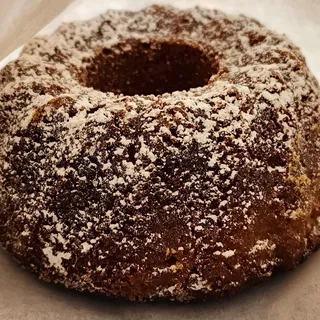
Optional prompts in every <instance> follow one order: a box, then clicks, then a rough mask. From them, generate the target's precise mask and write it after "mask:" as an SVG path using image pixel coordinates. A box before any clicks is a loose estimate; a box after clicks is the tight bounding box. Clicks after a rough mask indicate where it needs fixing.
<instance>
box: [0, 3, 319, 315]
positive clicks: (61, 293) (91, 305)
mask: <svg viewBox="0 0 320 320" xmlns="http://www.w3.org/2000/svg"><path fill="white" fill-rule="evenodd" d="M2 1H8V0H0V8H1V5H2ZM49 1H53V2H54V1H59V0H49ZM155 2H156V3H158V4H171V5H175V6H177V7H190V6H194V5H201V6H206V7H211V8H218V9H221V10H224V11H226V12H229V13H244V14H246V15H250V16H253V17H255V18H257V19H258V20H260V21H261V22H263V23H264V24H265V25H267V26H268V27H269V28H271V29H274V30H276V31H278V32H281V33H286V34H287V35H288V36H289V37H290V38H291V39H292V40H293V41H294V42H295V43H296V44H298V45H299V46H300V47H301V48H302V51H303V53H304V54H305V56H306V58H307V61H308V64H309V66H310V68H311V70H312V71H313V73H314V74H315V75H316V76H317V77H318V79H319V80H320V0H198V1H197V0H180V1H179V0H168V1H166V0H158V1H156V0H154V1H152V0H150V1H149V0H75V1H74V2H73V3H72V4H71V5H70V6H69V7H68V8H67V9H66V10H65V11H64V12H63V13H62V14H60V15H59V16H58V17H57V18H55V19H54V20H53V21H52V22H51V23H50V24H49V25H47V26H46V27H45V28H44V29H43V30H41V32H40V33H51V32H52V31H54V29H55V28H56V27H57V26H58V25H59V24H60V23H61V22H62V21H71V20H77V19H88V18H91V17H93V16H95V15H97V14H99V13H101V12H103V11H105V10H107V9H108V8H113V9H140V8H142V7H144V6H146V5H149V4H151V3H155ZM0 19H1V13H0ZM29 23H30V19H29V22H28V21H26V22H25V25H26V28H27V27H28V24H29ZM0 34H1V33H0ZM12 41H16V40H15V39H12ZM11 45H12V46H13V47H14V45H15V46H16V44H14V43H11ZM16 47H17V46H16ZM0 49H1V43H0ZM0 52H1V50H0ZM18 53H19V50H17V51H15V52H13V53H12V54H10V55H9V56H8V57H7V58H6V59H4V60H3V61H2V62H1V63H0V66H3V65H5V64H6V63H7V62H8V61H10V60H12V59H14V58H16V57H17V55H18ZM319 270H320V252H318V253H315V254H314V255H313V256H311V258H310V259H308V260H307V261H306V262H305V263H304V264H302V265H301V266H300V267H299V268H297V269H296V270H295V271H294V272H290V273H287V274H285V275H281V276H277V277H275V278H273V279H271V280H270V281H268V282H266V283H264V284H261V285H259V286H257V287H255V288H252V289H250V290H247V291H245V292H243V293H242V294H239V295H237V296H235V297H233V298H228V299H224V300H220V301H216V302H207V303H197V304H189V305H182V304H174V303H147V304H139V303H129V302H121V301H118V302H117V301H114V300H109V299H106V298H104V297H96V296H92V295H88V294H83V293H78V292H74V291H70V290H66V289H63V288H60V287H57V286H55V285H48V284H44V283H42V282H41V281H39V280H37V278H36V277H35V276H34V275H31V274H30V273H28V272H26V271H23V270H21V268H20V267H19V265H17V264H16V263H15V262H14V261H12V259H11V258H10V257H9V256H8V255H7V254H6V253H4V252H3V251H1V250H0V320H19V319H21V320H43V319H45V320H111V319H112V320H149V319H150V320H158V319H166V320H178V319H179V320H180V319H187V320H189V319H190V320H191V319H201V320H209V319H210V320H211V319H215V320H216V319H217V320H226V319H228V320H229V319H230V320H231V319H240V320H260V319H261V320H278V319H279V320H298V319H299V320H300V319H303V320H318V319H320V272H319Z"/></svg>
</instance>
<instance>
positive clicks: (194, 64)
mask: <svg viewBox="0 0 320 320" xmlns="http://www.w3.org/2000/svg"><path fill="white" fill-rule="evenodd" d="M217 71H218V64H217V63H216V61H214V59H213V58H212V56H210V54H207V53H206V52H204V50H201V49H200V47H198V46H195V45H190V44H186V43H180V42H150V43H149V42H148V43H145V42H140V41H137V40H131V41H128V42H126V43H121V44H118V45H117V46H114V47H112V48H111V49H106V48H105V49H103V50H101V52H100V53H98V54H97V55H96V56H95V57H94V58H93V60H92V61H91V62H90V64H89V66H88V67H87V69H86V79H85V80H84V81H85V84H86V86H88V87H93V88H94V89H96V90H100V91H103V92H114V93H117V94H120V93H123V94H125V95H130V96H132V95H135V94H139V95H148V94H154V95H159V94H163V93H166V92H168V93H170V92H173V91H181V90H188V89H190V88H196V87H200V86H204V85H206V84H207V83H208V81H209V79H210V77H211V76H212V75H213V74H215V73H217Z"/></svg>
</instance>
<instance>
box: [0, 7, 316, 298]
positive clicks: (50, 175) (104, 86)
mask: <svg viewBox="0 0 320 320" xmlns="http://www.w3.org/2000/svg"><path fill="white" fill-rule="evenodd" d="M0 78H1V80H2V81H1V82H2V84H0V90H1V95H0V144H1V146H2V148H1V150H0V242H1V243H2V245H3V246H4V247H5V248H6V249H7V250H8V251H9V252H11V253H12V254H13V255H14V256H15V257H16V259H17V260H19V261H20V262H21V263H22V264H24V265H25V266H26V267H28V268H31V269H32V270H34V271H36V272H37V273H39V274H40V275H41V277H42V278H43V279H45V280H47V281H55V282H59V283H63V284H64V285H66V286H68V287H73V288H77V289H80V290H90V291H96V292H103V293H106V294H112V295H116V296H125V297H129V298H130V299H143V298H150V299H152V298H159V297H160V298H161V297H164V298H174V299H181V300H188V299H191V298H194V297H195V298H197V297H202V296H206V295H220V294H223V293H225V292H232V291H234V290H236V289H237V288H240V287H243V286H244V285H245V284H247V283H249V282H255V281H256V279H259V278H263V277H266V276H269V275H270V274H271V273H272V272H273V271H274V270H275V269H276V268H278V267H283V268H291V267H293V266H294V265H295V264H297V263H298V262H299V261H300V260H301V259H302V258H303V257H304V256H305V255H306V254H308V253H309V252H310V251H311V250H313V249H314V248H315V247H316V245H317V243H318V242H319V233H320V230H319V218H318V216H319V214H320V213H319V203H320V199H319V197H320V196H319V194H320V191H319V189H320V187H319V172H320V164H319V159H320V138H319V105H320V102H319V101H320V93H319V86H318V83H317V82H316V80H315V79H314V77H313V76H312V75H311V74H310V72H309V71H308V69H307V66H306V63H305V60H304V58H303V56H302V55H301V53H300V51H299V49H298V48H297V47H296V46H294V45H293V44H292V43H291V42H290V41H289V40H288V39H287V38H286V37H285V36H282V35H278V34H275V33H273V32H271V31H269V30H267V29H266V28H265V27H263V26H262V25H261V24H259V23H258V22H257V21H255V20H253V19H250V18H247V17H244V16H237V17H233V16H228V15H225V14H224V13H222V12H219V11H214V10H206V9H201V8H194V9H190V10H185V11H179V10H176V9H173V8H171V7H157V6H153V7H149V8H146V9H145V10H142V11H139V12H127V11H108V12H107V13H105V14H104V15H102V16H99V17H97V18H95V19H93V20H90V21H85V22H76V23H69V24H65V25H63V26H61V27H60V28H59V29H58V30H57V31H56V32H55V33H54V34H53V35H51V36H48V37H42V38H36V39H33V40H32V41H31V42H30V43H28V44H27V45H26V46H25V48H24V50H23V53H22V54H21V56H20V58H19V59H18V60H17V61H15V62H12V63H10V64H9V65H8V66H7V67H6V68H5V69H4V70H3V71H2V72H1V73H0ZM91 87H92V88H91Z"/></svg>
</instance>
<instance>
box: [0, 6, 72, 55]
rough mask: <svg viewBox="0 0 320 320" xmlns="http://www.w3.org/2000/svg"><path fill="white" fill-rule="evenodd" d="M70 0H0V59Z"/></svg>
mask: <svg viewBox="0 0 320 320" xmlns="http://www.w3.org/2000/svg"><path fill="white" fill-rule="evenodd" d="M71 1H72V0H54V1H52V0H1V2H0V60H1V59H3V58H4V57H5V56H6V55H8V54H9V53H10V52H12V51H13V50H14V49H16V48H18V47H19V46H21V45H22V44H24V43H25V42H26V41H27V40H28V39H30V38H31V37H32V36H33V35H34V34H35V33H36V32H37V31H39V30H40V29H41V28H42V27H43V26H45V25H46V24H47V23H48V22H50V21H51V20H52V19H53V18H54V17H55V16H56V15H57V14H58V13H60V12H61V11H62V10H63V9H64V8H65V7H66V6H67V5H68V4H69V3H70V2H71Z"/></svg>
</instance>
